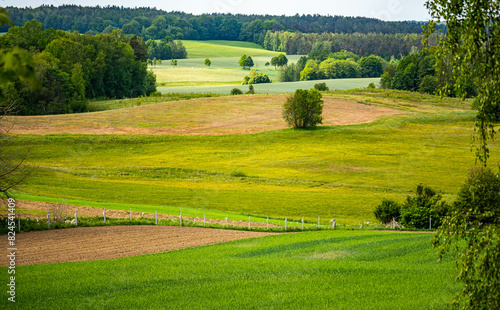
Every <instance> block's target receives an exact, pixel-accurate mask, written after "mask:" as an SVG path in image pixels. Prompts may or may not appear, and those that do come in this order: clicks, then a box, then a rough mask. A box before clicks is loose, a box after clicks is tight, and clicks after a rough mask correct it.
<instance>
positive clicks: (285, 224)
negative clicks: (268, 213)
mask: <svg viewBox="0 0 500 310" xmlns="http://www.w3.org/2000/svg"><path fill="white" fill-rule="evenodd" d="M285 231H286V217H285Z"/></svg>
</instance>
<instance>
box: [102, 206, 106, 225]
mask: <svg viewBox="0 0 500 310" xmlns="http://www.w3.org/2000/svg"><path fill="white" fill-rule="evenodd" d="M102 215H104V223H106V209H104V211H102Z"/></svg>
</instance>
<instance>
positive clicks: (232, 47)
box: [182, 40, 280, 59]
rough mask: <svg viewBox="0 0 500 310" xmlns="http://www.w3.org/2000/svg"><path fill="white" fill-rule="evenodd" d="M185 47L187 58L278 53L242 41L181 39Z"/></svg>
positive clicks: (270, 54) (271, 55)
mask: <svg viewBox="0 0 500 310" xmlns="http://www.w3.org/2000/svg"><path fill="white" fill-rule="evenodd" d="M182 44H184V46H185V47H186V50H187V52H188V57H189V58H203V59H205V58H207V57H209V58H211V57H238V58H239V57H240V56H241V55H243V54H247V55H248V56H252V58H253V57H254V56H270V57H273V56H276V55H279V54H280V53H278V52H273V51H268V50H266V49H264V48H263V47H262V46H260V45H258V44H255V43H250V42H242V41H223V40H209V41H191V40H182Z"/></svg>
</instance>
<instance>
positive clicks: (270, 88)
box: [158, 78, 380, 95]
mask: <svg viewBox="0 0 500 310" xmlns="http://www.w3.org/2000/svg"><path fill="white" fill-rule="evenodd" d="M242 79H243V78H242ZM379 81H380V78H359V79H337V80H335V79H334V80H316V81H300V82H287V83H267V84H254V85H253V87H254V89H255V91H256V92H257V93H259V94H281V93H293V92H294V91H295V90H296V89H299V88H302V89H311V88H313V87H314V84H316V83H326V85H327V86H328V87H329V88H330V89H331V90H334V89H336V90H347V89H354V88H366V87H367V86H368V84H370V83H374V84H375V85H378V83H379ZM193 84H195V83H193ZM196 84H198V85H191V86H172V87H170V86H169V87H164V86H160V87H158V91H160V92H162V93H214V94H226V95H227V94H229V93H230V92H231V89H233V88H239V89H241V90H242V91H243V92H246V91H248V85H241V82H238V83H237V84H236V82H235V84H234V85H224V86H217V85H212V86H204V85H203V83H196ZM214 84H215V83H214ZM220 84H223V83H220ZM172 85H176V84H175V83H172ZM178 85H179V84H178ZM183 85H189V83H186V84H183Z"/></svg>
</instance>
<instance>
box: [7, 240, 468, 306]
mask: <svg viewBox="0 0 500 310" xmlns="http://www.w3.org/2000/svg"><path fill="white" fill-rule="evenodd" d="M133 237H134V238H135V237H138V235H134V236H133ZM431 238H432V236H431V235H429V234H408V233H387V232H370V231H358V232H356V231H333V232H308V233H300V234H282V235H273V236H267V237H261V238H255V239H243V240H238V241H232V242H227V243H221V244H215V245H208V246H201V247H196V248H189V249H183V250H178V251H170V252H164V253H158V254H150V255H140V256H134V257H125V258H119V259H114V260H98V261H86V262H68V263H57V264H45V265H29V266H18V267H16V271H17V274H19V285H18V291H17V302H16V304H15V305H9V308H10V309H28V308H32V309H53V308H54V307H57V308H59V309H80V308H82V309H103V308H106V309H133V308H136V309H137V308H165V309H187V308H188V309H220V308H231V309H262V308H274V309H277V308H280V309H281V308H287V309H305V308H308V309H318V308H322V309H324V308H335V309H446V304H447V301H448V300H449V299H450V298H451V297H452V296H453V294H455V293H456V292H457V291H459V290H460V286H459V285H457V284H455V283H454V282H453V277H452V275H451V273H452V270H453V264H452V263H451V261H450V260H449V259H448V258H445V260H444V262H442V263H437V262H436V254H435V251H434V250H433V249H432V248H431V246H430V239H431ZM5 269H6V267H2V268H0V270H1V271H2V272H6V270H5ZM410 295H411V298H409V296H410ZM7 302H8V301H7V299H6V298H3V299H2V300H1V301H0V306H1V307H2V308H6V307H7V304H6V303H7ZM56 305H57V306H56Z"/></svg>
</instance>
